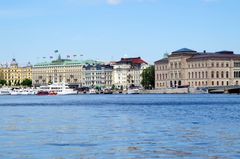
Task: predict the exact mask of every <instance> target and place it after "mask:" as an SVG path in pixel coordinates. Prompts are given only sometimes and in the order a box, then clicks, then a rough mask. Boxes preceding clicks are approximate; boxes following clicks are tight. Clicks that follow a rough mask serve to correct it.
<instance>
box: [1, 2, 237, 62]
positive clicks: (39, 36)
mask: <svg viewBox="0 0 240 159" xmlns="http://www.w3.org/2000/svg"><path fill="white" fill-rule="evenodd" d="M239 6H240V1H238V0H51V1H49V0H41V1H32V0H21V1H19V0H8V1H1V6H0V55H1V58H0V63H5V62H10V61H11V59H12V58H16V59H17V61H18V62H19V63H20V64H26V63H27V62H28V61H31V63H33V64H35V63H37V62H40V61H43V60H42V57H47V58H48V59H49V57H50V56H54V57H56V54H55V53H54V50H59V53H61V55H62V57H66V56H67V55H78V56H77V58H78V59H84V60H85V59H96V60H101V61H112V60H119V59H120V58H121V57H124V56H125V57H138V56H140V57H142V58H143V59H144V60H146V61H147V62H149V63H151V64H153V62H154V61H156V60H158V59H160V58H162V57H163V54H164V53H166V52H168V53H170V52H172V51H175V50H178V49H180V48H184V47H186V48H190V49H193V50H196V51H203V50H207V51H209V52H215V51H220V50H231V51H234V52H235V53H237V54H240V44H239V38H240V29H239V28H240V21H239V17H240V11H239ZM81 54H83V56H81V57H80V56H79V55H81Z"/></svg>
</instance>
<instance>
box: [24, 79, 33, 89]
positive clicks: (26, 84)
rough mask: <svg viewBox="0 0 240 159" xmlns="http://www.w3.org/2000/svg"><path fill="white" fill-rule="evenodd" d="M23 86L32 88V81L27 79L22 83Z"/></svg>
mask: <svg viewBox="0 0 240 159" xmlns="http://www.w3.org/2000/svg"><path fill="white" fill-rule="evenodd" d="M21 85H22V86H28V87H31V86H32V80H30V79H27V78H26V79H24V80H23V81H22V83H21Z"/></svg>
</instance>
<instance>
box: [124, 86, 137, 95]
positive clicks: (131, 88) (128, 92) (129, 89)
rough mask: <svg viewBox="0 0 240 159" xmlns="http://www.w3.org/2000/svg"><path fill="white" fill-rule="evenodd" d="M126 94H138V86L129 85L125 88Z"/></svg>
mask: <svg viewBox="0 0 240 159" xmlns="http://www.w3.org/2000/svg"><path fill="white" fill-rule="evenodd" d="M127 94H140V89H139V87H130V88H128V90H127Z"/></svg>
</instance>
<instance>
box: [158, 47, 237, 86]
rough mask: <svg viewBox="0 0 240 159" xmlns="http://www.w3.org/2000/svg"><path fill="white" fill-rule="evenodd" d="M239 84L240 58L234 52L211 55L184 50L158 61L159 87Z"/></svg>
mask: <svg viewBox="0 0 240 159" xmlns="http://www.w3.org/2000/svg"><path fill="white" fill-rule="evenodd" d="M239 84H240V55H239V54H234V52H232V51H220V52H214V53H209V52H206V51H204V52H197V51H194V50H190V49H187V48H183V49H180V50H177V51H174V52H172V54H170V55H169V56H168V57H166V58H163V59H161V60H158V61H156V62H155V86H156V88H171V87H184V86H190V87H195V88H196V87H212V86H235V85H237V86H238V85H239Z"/></svg>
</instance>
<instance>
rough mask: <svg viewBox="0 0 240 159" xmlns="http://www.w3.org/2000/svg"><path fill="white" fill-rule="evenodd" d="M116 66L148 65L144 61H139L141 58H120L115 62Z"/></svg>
mask: <svg viewBox="0 0 240 159" xmlns="http://www.w3.org/2000/svg"><path fill="white" fill-rule="evenodd" d="M116 63H117V64H123V63H130V64H143V63H145V64H148V63H147V62H146V61H144V60H143V59H141V57H132V58H121V60H120V61H118V62H116Z"/></svg>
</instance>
